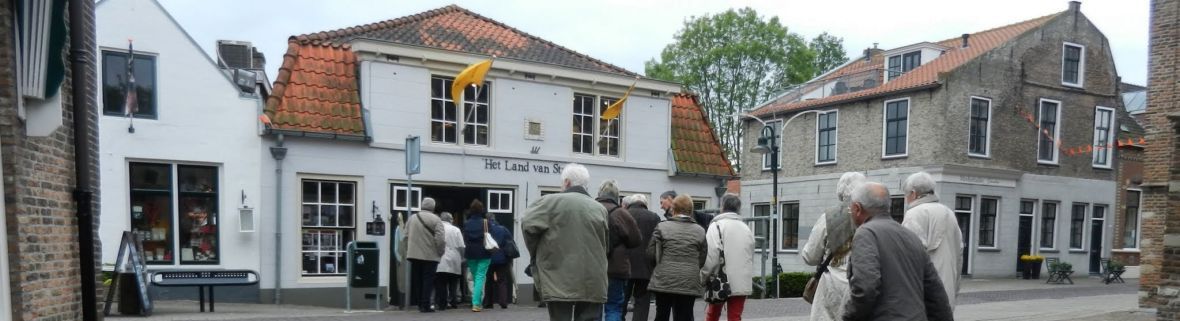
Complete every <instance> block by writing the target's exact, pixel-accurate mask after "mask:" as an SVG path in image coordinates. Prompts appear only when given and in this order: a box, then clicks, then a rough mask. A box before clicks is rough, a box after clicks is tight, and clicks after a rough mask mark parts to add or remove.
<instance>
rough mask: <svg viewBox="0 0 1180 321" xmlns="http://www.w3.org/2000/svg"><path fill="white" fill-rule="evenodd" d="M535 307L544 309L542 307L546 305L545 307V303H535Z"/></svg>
mask: <svg viewBox="0 0 1180 321" xmlns="http://www.w3.org/2000/svg"><path fill="white" fill-rule="evenodd" d="M537 307H538V308H544V307H546V305H545V302H541V303H537Z"/></svg>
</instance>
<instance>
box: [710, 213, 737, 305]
mask: <svg viewBox="0 0 1180 321" xmlns="http://www.w3.org/2000/svg"><path fill="white" fill-rule="evenodd" d="M714 226H717V243H718V244H719V245H721V246H720V251H721V255H720V259H721V264H720V265H719V266H718V267H717V273H713V275H711V276H709V279H708V280H706V281H705V302H708V303H714V304H716V303H723V302H725V301H726V300H728V299H729V295H730V294H731V293H732V292H731V291H730V290H729V276H727V275H725V235H724V234H722V233H721V224H714Z"/></svg>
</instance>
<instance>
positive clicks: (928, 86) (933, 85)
mask: <svg viewBox="0 0 1180 321" xmlns="http://www.w3.org/2000/svg"><path fill="white" fill-rule="evenodd" d="M939 86H942V83H941V82H938V81H935V82H933V83H930V84H926V85H921V86H917V87H911V88H906V89H902V90H895V91H887V92H881V93H876V94H871V95H867V96H861V97H856V98H849V99H841V100H834V101H831V102H827V103H823V104H819V105H815V106H808V107H803V108H795V109H787V110H779V111H774V112H770V113H761V114H751V115H753V116H755V117H766V116H771V117H772V118H773V117H778V115H783V114H793V113H797V112H802V111H808V110H813V109H822V108H826V107H831V106H834V105H840V104H847V103H855V102H860V101H865V100H871V99H875V98H881V97H886V96H892V95H896V94H904V93H910V92H915V91H922V90H926V89H933V88H937V87H939ZM746 121H747V122H748V121H749V120H748V119H747V120H746Z"/></svg>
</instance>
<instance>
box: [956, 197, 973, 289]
mask: <svg viewBox="0 0 1180 321" xmlns="http://www.w3.org/2000/svg"><path fill="white" fill-rule="evenodd" d="M955 218H956V219H957V220H958V221H959V232H960V233H961V234H962V235H963V244H961V245H962V247H963V267H962V269H963V270H962V271H961V273H962V274H963V275H967V267H968V266H970V264H969V262H971V258H970V255H971V213H969V212H968V213H964V212H956V213H955Z"/></svg>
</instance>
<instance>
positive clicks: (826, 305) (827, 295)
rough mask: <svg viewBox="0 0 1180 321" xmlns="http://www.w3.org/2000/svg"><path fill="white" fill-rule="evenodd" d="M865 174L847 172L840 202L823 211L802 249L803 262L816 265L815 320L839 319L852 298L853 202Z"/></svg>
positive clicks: (839, 188)
mask: <svg viewBox="0 0 1180 321" xmlns="http://www.w3.org/2000/svg"><path fill="white" fill-rule="evenodd" d="M864 181H865V175H864V174H861V173H860V172H847V173H844V175H841V176H840V180H839V181H837V182H836V200H837V201H839V202H840V203H839V205H836V206H833V207H830V208H828V209H826V210H825V211H824V213H823V214H820V216H819V220H816V221H815V225H814V226H813V227H812V228H811V236H810V237H808V238H807V243H806V244H804V245H803V249H802V250H801V251H799V254H800V256H802V257H803V262H804V263H807V265H813V266H816V271H815V274H814V275H813V276H812V277H813V278H818V279H819V280H818V282H819V285H817V286H816V289H815V293H814V294H813V297H812V301H811V320H813V321H817V320H825V321H826V320H839V319H840V318H841V317H842V316H843V315H844V301H846V300H847V298H848V252H849V251H851V250H852V234H853V232H855V230H854V228H855V226H853V225H852V215H851V213H849V210H848V209H849V204H850V200H851V199H852V191H853V190H854V189H856V188H857V187H860V185H861V184H864Z"/></svg>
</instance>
